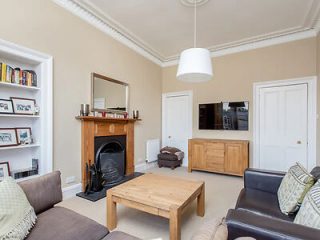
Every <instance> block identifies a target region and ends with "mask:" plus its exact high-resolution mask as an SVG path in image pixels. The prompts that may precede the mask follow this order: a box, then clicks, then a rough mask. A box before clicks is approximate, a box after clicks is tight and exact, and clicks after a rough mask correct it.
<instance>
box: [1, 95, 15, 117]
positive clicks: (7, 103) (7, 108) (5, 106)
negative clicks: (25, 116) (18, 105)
mask: <svg viewBox="0 0 320 240" xmlns="http://www.w3.org/2000/svg"><path fill="white" fill-rule="evenodd" d="M12 113H13V107H12V101H11V100H8V99H0V114H12Z"/></svg>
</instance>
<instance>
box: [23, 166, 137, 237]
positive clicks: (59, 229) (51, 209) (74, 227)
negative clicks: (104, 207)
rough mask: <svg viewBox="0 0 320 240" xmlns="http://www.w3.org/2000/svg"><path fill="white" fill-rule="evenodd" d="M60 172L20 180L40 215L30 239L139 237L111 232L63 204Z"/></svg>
mask: <svg viewBox="0 0 320 240" xmlns="http://www.w3.org/2000/svg"><path fill="white" fill-rule="evenodd" d="M60 175H61V174H60V172H58V171H56V172H53V173H50V174H47V175H44V176H42V177H39V178H35V179H31V180H27V181H23V182H20V183H19V185H20V186H21V188H22V189H23V191H24V192H25V194H26V195H27V198H28V200H29V202H30V204H31V206H33V208H34V210H35V212H36V214H37V222H36V225H35V226H34V227H33V228H32V230H31V231H30V233H29V235H28V236H27V238H26V239H27V240H46V239H48V240H49V239H50V240H52V239H56V240H139V239H138V238H136V237H133V236H130V235H128V234H126V233H123V232H118V231H114V232H111V233H110V232H109V230H108V229H107V228H106V227H104V226H103V225H101V224H99V223H97V222H95V221H93V220H91V219H89V218H87V217H85V216H82V215H80V214H78V213H76V212H74V211H72V210H69V209H66V208H64V207H58V206H54V205H55V204H57V203H59V202H61V201H62V190H61V178H60Z"/></svg>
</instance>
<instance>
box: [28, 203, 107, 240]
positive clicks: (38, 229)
mask: <svg viewBox="0 0 320 240" xmlns="http://www.w3.org/2000/svg"><path fill="white" fill-rule="evenodd" d="M108 233H109V231H108V229H107V228H106V227H104V226H102V225H100V224H98V223H97V222H95V221H93V220H91V219H89V218H87V217H84V216H82V215H80V214H78V213H76V212H73V211H71V210H69V209H66V208H63V207H54V208H50V209H49V210H47V211H45V212H43V213H41V214H39V215H38V220H37V223H36V225H35V227H34V228H33V229H32V231H31V232H30V234H29V235H28V237H27V238H26V239H27V240H46V239H48V240H51V239H59V240H80V239H81V240H83V239H85V240H100V239H102V238H103V237H105V236H106V235H107V234H108Z"/></svg>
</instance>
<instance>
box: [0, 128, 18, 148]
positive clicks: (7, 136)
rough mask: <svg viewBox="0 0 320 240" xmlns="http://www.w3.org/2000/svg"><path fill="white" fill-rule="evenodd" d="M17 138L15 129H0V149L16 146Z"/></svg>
mask: <svg viewBox="0 0 320 240" xmlns="http://www.w3.org/2000/svg"><path fill="white" fill-rule="evenodd" d="M17 145H19V144H18V137H17V130H16V129H15V128H0V148H1V147H10V146H17Z"/></svg>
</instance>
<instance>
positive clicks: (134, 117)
mask: <svg viewBox="0 0 320 240" xmlns="http://www.w3.org/2000/svg"><path fill="white" fill-rule="evenodd" d="M132 117H133V119H139V110H133V111H132Z"/></svg>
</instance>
